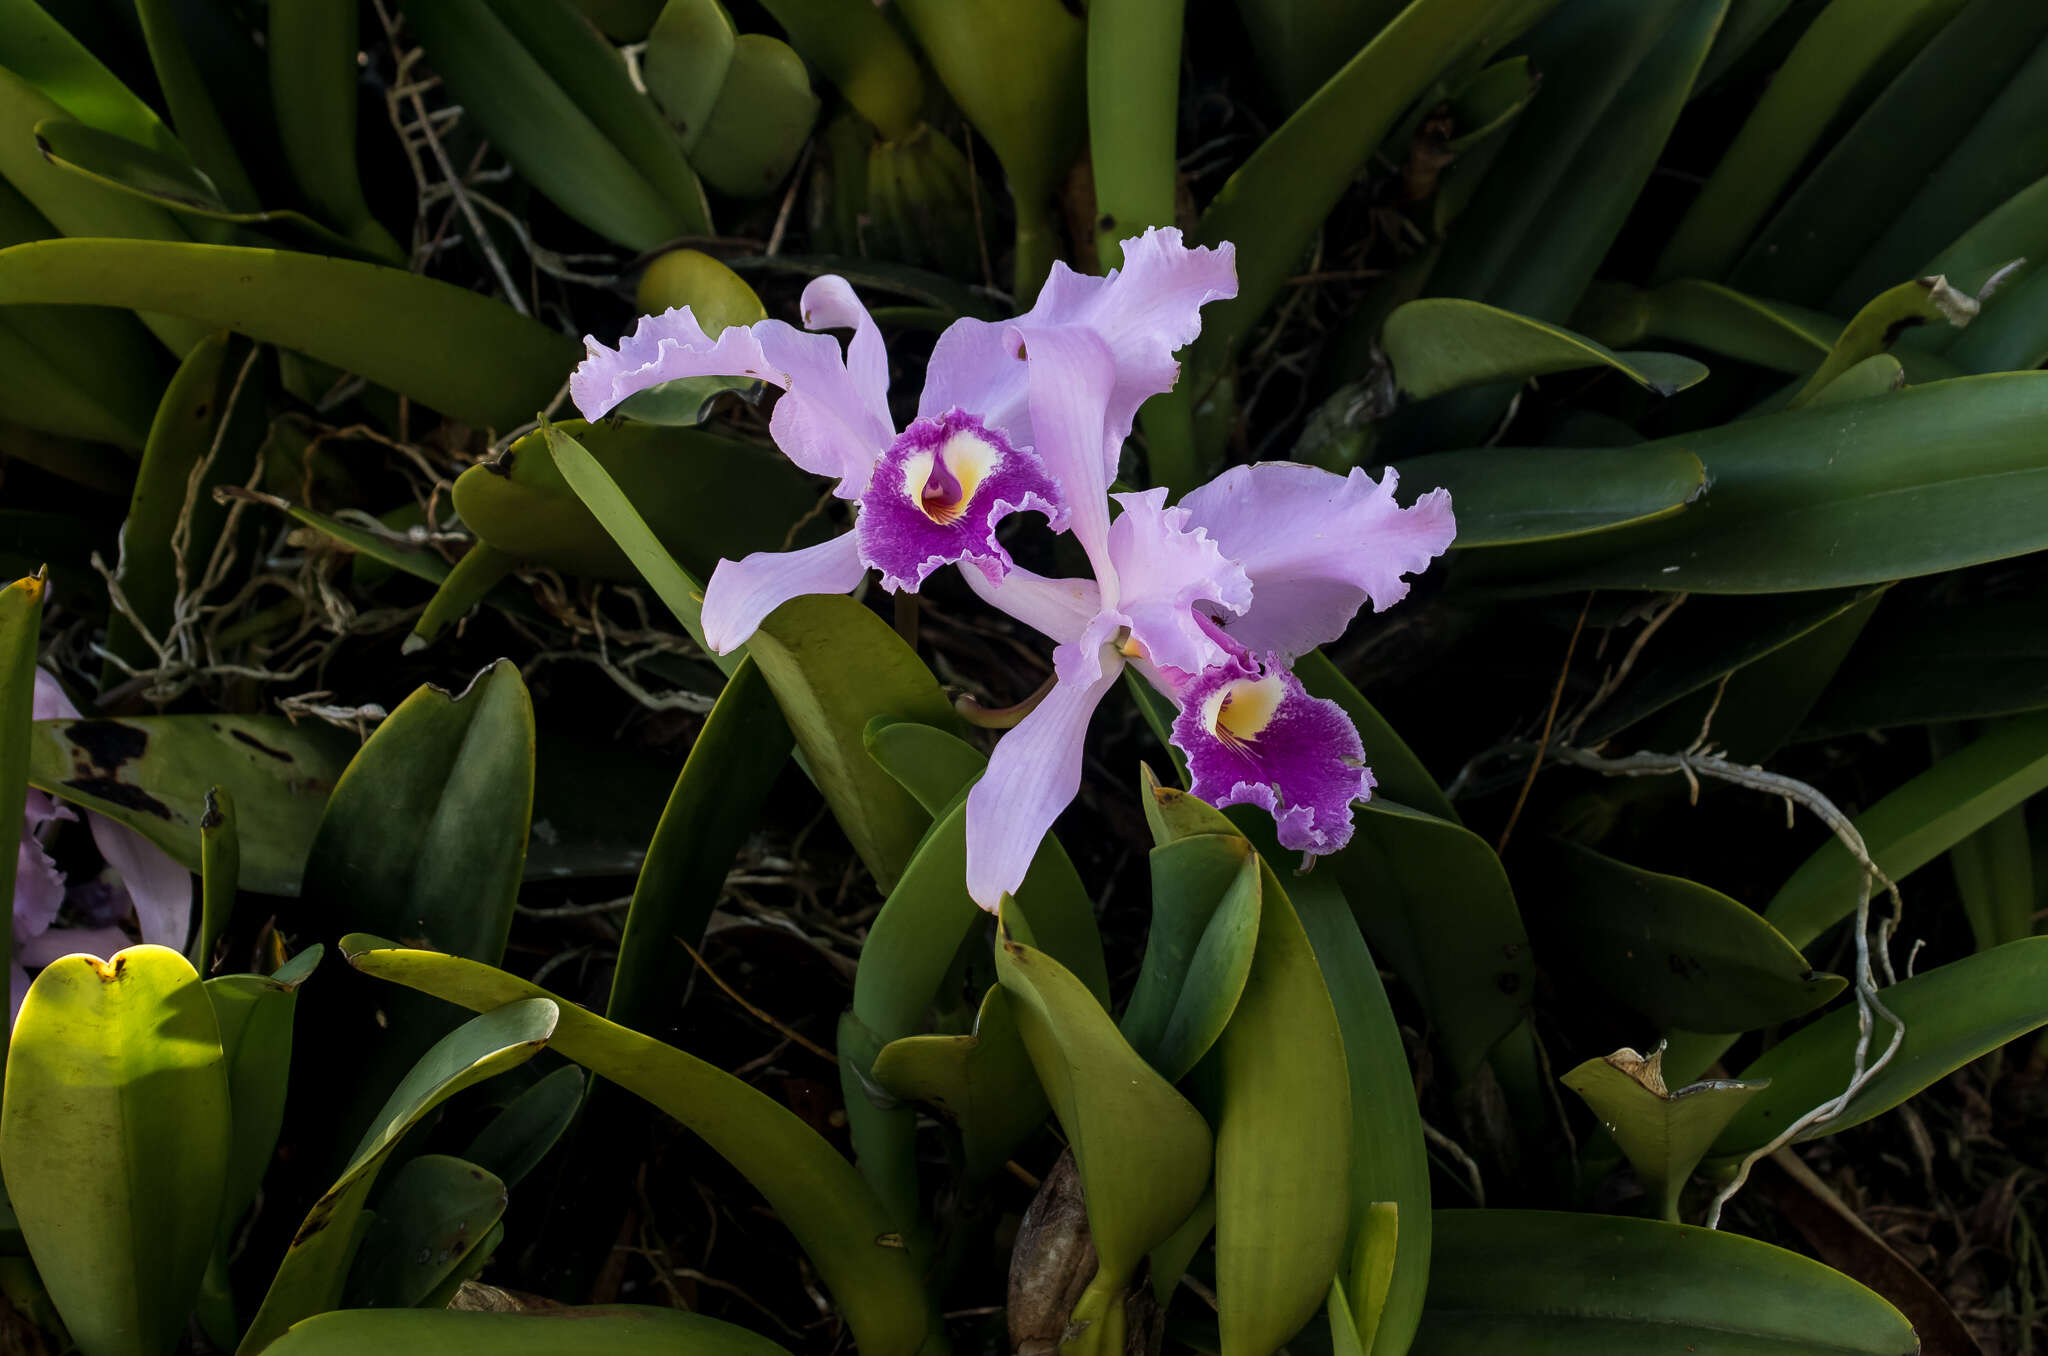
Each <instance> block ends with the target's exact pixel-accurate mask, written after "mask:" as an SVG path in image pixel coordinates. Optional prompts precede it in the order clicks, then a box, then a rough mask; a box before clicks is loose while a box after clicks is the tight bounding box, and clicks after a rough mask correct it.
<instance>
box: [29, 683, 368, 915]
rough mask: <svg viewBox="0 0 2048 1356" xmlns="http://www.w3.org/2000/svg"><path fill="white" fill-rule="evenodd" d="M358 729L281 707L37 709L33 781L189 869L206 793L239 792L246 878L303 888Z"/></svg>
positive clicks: (279, 891)
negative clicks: (108, 716)
mask: <svg viewBox="0 0 2048 1356" xmlns="http://www.w3.org/2000/svg"><path fill="white" fill-rule="evenodd" d="M347 748H348V737H347V736H346V735H343V734H341V733H340V732H339V731H336V730H333V729H329V728H327V727H324V726H320V725H315V724H311V723H307V724H301V725H294V724H292V723H291V722H290V721H288V720H285V719H283V718H282V717H278V716H231V715H186V716H136V717H133V718H131V719H128V720H79V721H71V720H39V721H37V722H36V724H35V736H34V740H33V742H32V744H31V745H30V749H29V781H30V783H31V784H32V785H34V786H36V787H37V788H39V789H41V790H43V791H47V792H49V793H50V794H51V795H53V796H55V797H57V798H58V799H59V800H64V801H69V802H71V803H72V804H74V805H79V806H83V807H84V808H85V809H88V810H92V811H94V812H95V813H98V814H103V815H105V816H107V817H108V818H109V819H112V820H114V821H115V822H116V823H120V824H126V825H127V826H128V827H129V828H131V829H134V830H135V831H136V832H138V833H140V834H141V835H142V836H143V837H145V838H147V839H149V841H150V842H152V843H154V844H156V845H157V846H158V847H160V848H162V849H163V850H164V851H165V852H167V853H169V854H170V855H171V856H172V857H173V858H174V859H176V860H177V861H178V862H180V863H182V864H183V865H184V866H185V867H186V868H187V869H188V870H192V871H199V870H201V869H202V868H203V865H204V859H203V855H202V851H201V844H200V823H201V821H203V820H204V819H205V817H206V795H207V793H208V792H209V791H211V790H212V789H213V788H214V787H216V786H218V787H222V788H224V789H225V790H226V791H227V792H228V794H229V795H230V796H232V797H233V798H234V801H235V807H236V811H237V813H236V832H237V835H238V837H239V838H240V840H241V856H242V863H241V866H242V870H241V885H242V888H243V889H245V890H253V891H256V892H258V893H261V894H273V895H295V894H297V893H298V892H299V878H300V876H301V875H302V874H303V873H304V870H305V863H306V854H307V852H308V851H310V850H311V848H312V844H313V835H314V833H315V831H316V830H317V829H318V827H319V824H320V813H321V810H322V809H323V808H324V807H325V806H326V804H327V794H328V792H329V791H331V790H333V788H334V783H335V781H336V779H337V778H339V777H340V776H341V770H342V768H343V767H345V766H346V765H347V758H348V756H347Z"/></svg>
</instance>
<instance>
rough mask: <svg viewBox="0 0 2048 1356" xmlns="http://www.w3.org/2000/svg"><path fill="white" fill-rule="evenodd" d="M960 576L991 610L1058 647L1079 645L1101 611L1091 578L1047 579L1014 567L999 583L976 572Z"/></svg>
mask: <svg viewBox="0 0 2048 1356" xmlns="http://www.w3.org/2000/svg"><path fill="white" fill-rule="evenodd" d="M960 577H961V578H962V579H965V580H966V581H967V586H968V587H969V588H971V589H973V590H974V591H975V593H977V594H978V595H980V597H981V600H982V601H983V602H985V603H987V604H988V605H989V606H990V607H993V608H996V609H997V610H999V611H1002V612H1007V613H1008V614H1009V615H1010V616H1012V617H1015V618H1016V619H1017V620H1018V621H1020V622H1023V623H1024V624H1025V625H1026V626H1028V627H1030V628H1031V629H1032V630H1034V631H1037V632H1038V633H1039V634H1040V635H1043V636H1047V637H1050V638H1051V639H1052V640H1053V642H1054V643H1056V644H1059V645H1072V644H1074V643H1076V642H1078V641H1079V640H1080V639H1081V634H1082V632H1084V631H1086V630H1087V629H1088V623H1089V622H1091V621H1093V620H1094V619H1095V617H1096V615H1097V614H1098V613H1100V612H1101V611H1102V590H1101V589H1099V588H1097V587H1096V585H1095V581H1094V580H1093V579H1047V578H1046V577H1045V576H1044V575H1041V574H1033V573H1032V572H1031V571H1029V570H1027V569H1023V568H1022V567H1020V566H1016V565H1012V566H1011V567H1010V571H1009V573H1008V574H1006V575H1004V576H1003V577H1002V579H1001V580H999V581H991V580H989V579H987V578H986V577H984V576H983V575H982V573H981V571H979V570H967V571H964V572H963V573H962V574H961V576H960Z"/></svg>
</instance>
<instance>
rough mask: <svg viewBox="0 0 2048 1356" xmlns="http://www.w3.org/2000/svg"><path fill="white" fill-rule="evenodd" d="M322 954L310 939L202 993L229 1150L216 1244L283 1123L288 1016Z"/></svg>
mask: <svg viewBox="0 0 2048 1356" xmlns="http://www.w3.org/2000/svg"><path fill="white" fill-rule="evenodd" d="M324 954H325V949H324V948H323V947H322V946H321V945H320V944H319V943H318V942H315V943H314V944H313V945H311V946H309V947H307V948H306V949H305V950H304V951H301V952H300V953H299V954H298V955H296V956H293V957H292V958H291V959H290V960H289V961H286V962H285V963H284V964H283V965H282V966H280V967H279V968H278V970H277V972H276V973H275V974H270V975H217V976H215V977H214V978H212V979H209V980H207V981H206V996H207V998H208V999H210V1000H211V1001H212V1003H213V1015H214V1018H215V1020H216V1021H217V1022H218V1023H219V1024H220V1044H221V1052H222V1055H223V1057H224V1058H225V1060H226V1062H227V1071H228V1101H229V1105H230V1107H231V1108H232V1111H233V1126H234V1135H233V1141H232V1144H233V1147H232V1151H231V1152H230V1153H229V1155H228V1171H227V1185H226V1187H225V1189H224V1191H223V1192H222V1196H221V1200H222V1209H221V1239H220V1247H221V1248H222V1249H223V1255H225V1250H226V1249H227V1248H228V1247H229V1246H230V1245H231V1244H232V1243H233V1241H234V1233H235V1229H236V1226H237V1225H239V1224H240V1223H241V1219H242V1216H243V1215H245V1214H247V1213H248V1211H249V1207H250V1206H251V1205H252V1204H254V1203H255V1200H256V1192H257V1189H258V1188H259V1187H260V1186H261V1185H262V1183H263V1175H264V1173H265V1172H266V1171H267V1170H268V1169H269V1167H270V1159H271V1155H272V1154H273V1153H275V1152H276V1149H277V1136H278V1131H279V1129H280V1128H281V1127H282V1126H283V1124H284V1103H285V1089H286V1084H287V1081H288V1079H289V1076H290V1073H291V1062H292V1018H293V1015H294V1014H295V1013H296V1012H297V1010H298V994H299V986H300V985H301V984H303V983H305V982H306V980H307V979H308V978H309V977H311V975H312V973H313V971H314V970H315V969H317V968H318V967H319V964H320V958H321V956H322V955H324Z"/></svg>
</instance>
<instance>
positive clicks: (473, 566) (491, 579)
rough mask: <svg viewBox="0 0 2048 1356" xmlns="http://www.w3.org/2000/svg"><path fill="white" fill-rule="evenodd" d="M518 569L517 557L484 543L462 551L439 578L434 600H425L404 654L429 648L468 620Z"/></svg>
mask: <svg viewBox="0 0 2048 1356" xmlns="http://www.w3.org/2000/svg"><path fill="white" fill-rule="evenodd" d="M518 567H519V559H518V557H516V556H512V555H507V554H506V553H505V552H503V551H500V550H498V549H497V548H496V547H494V546H492V545H491V544H490V543H489V542H486V541H479V542H477V543H476V544H475V545H474V546H471V547H470V548H469V549H468V550H467V551H464V552H463V553H462V558H461V559H460V560H458V561H456V562H455V564H454V566H453V567H452V568H451V569H450V570H449V571H448V573H447V574H446V575H445V576H443V578H442V580H441V583H440V586H439V587H438V588H436V589H435V590H434V596H433V597H432V598H429V599H428V600H427V605H426V608H425V609H424V610H423V611H421V613H420V619H419V620H418V621H417V622H415V623H414V624H413V628H412V634H411V635H409V636H407V637H406V638H405V650H406V651H408V652H410V651H414V650H418V649H420V648H421V647H423V646H426V645H430V644H432V643H433V642H434V640H435V639H436V638H437V637H439V636H440V634H441V633H442V632H443V631H445V630H447V629H448V628H449V627H450V626H452V625H454V624H455V623H456V622H459V621H461V620H462V619H463V618H464V617H466V616H468V615H469V613H470V610H471V609H472V608H474V607H476V606H477V604H479V603H481V602H482V601H483V600H484V598H485V597H486V596H487V595H488V594H489V593H490V592H491V590H493V589H495V588H496V587H497V586H498V585H500V584H502V583H504V582H505V580H506V579H507V578H508V577H509V576H510V575H511V574H512V572H513V571H514V570H515V569H517V568H518Z"/></svg>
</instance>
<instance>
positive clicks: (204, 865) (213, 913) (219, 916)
mask: <svg viewBox="0 0 2048 1356" xmlns="http://www.w3.org/2000/svg"><path fill="white" fill-rule="evenodd" d="M241 882H242V840H241V837H240V835H239V834H237V833H236V831H235V798H234V797H233V796H231V795H229V794H228V789H227V788H226V787H224V786H214V787H208V788H207V792H206V812H205V813H204V814H202V815H201V816H200V817H199V885H200V907H199V931H198V932H197V933H196V934H194V935H193V938H192V955H191V958H190V959H191V961H192V964H193V965H194V966H195V967H196V968H199V969H201V970H202V971H203V970H210V969H212V968H213V952H214V948H215V947H216V946H217V945H218V944H219V943H220V936H221V933H223V932H225V931H226V930H227V926H228V920H229V919H230V918H232V917H233V916H234V913H235V892H236V891H237V890H238V889H240V888H241Z"/></svg>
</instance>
